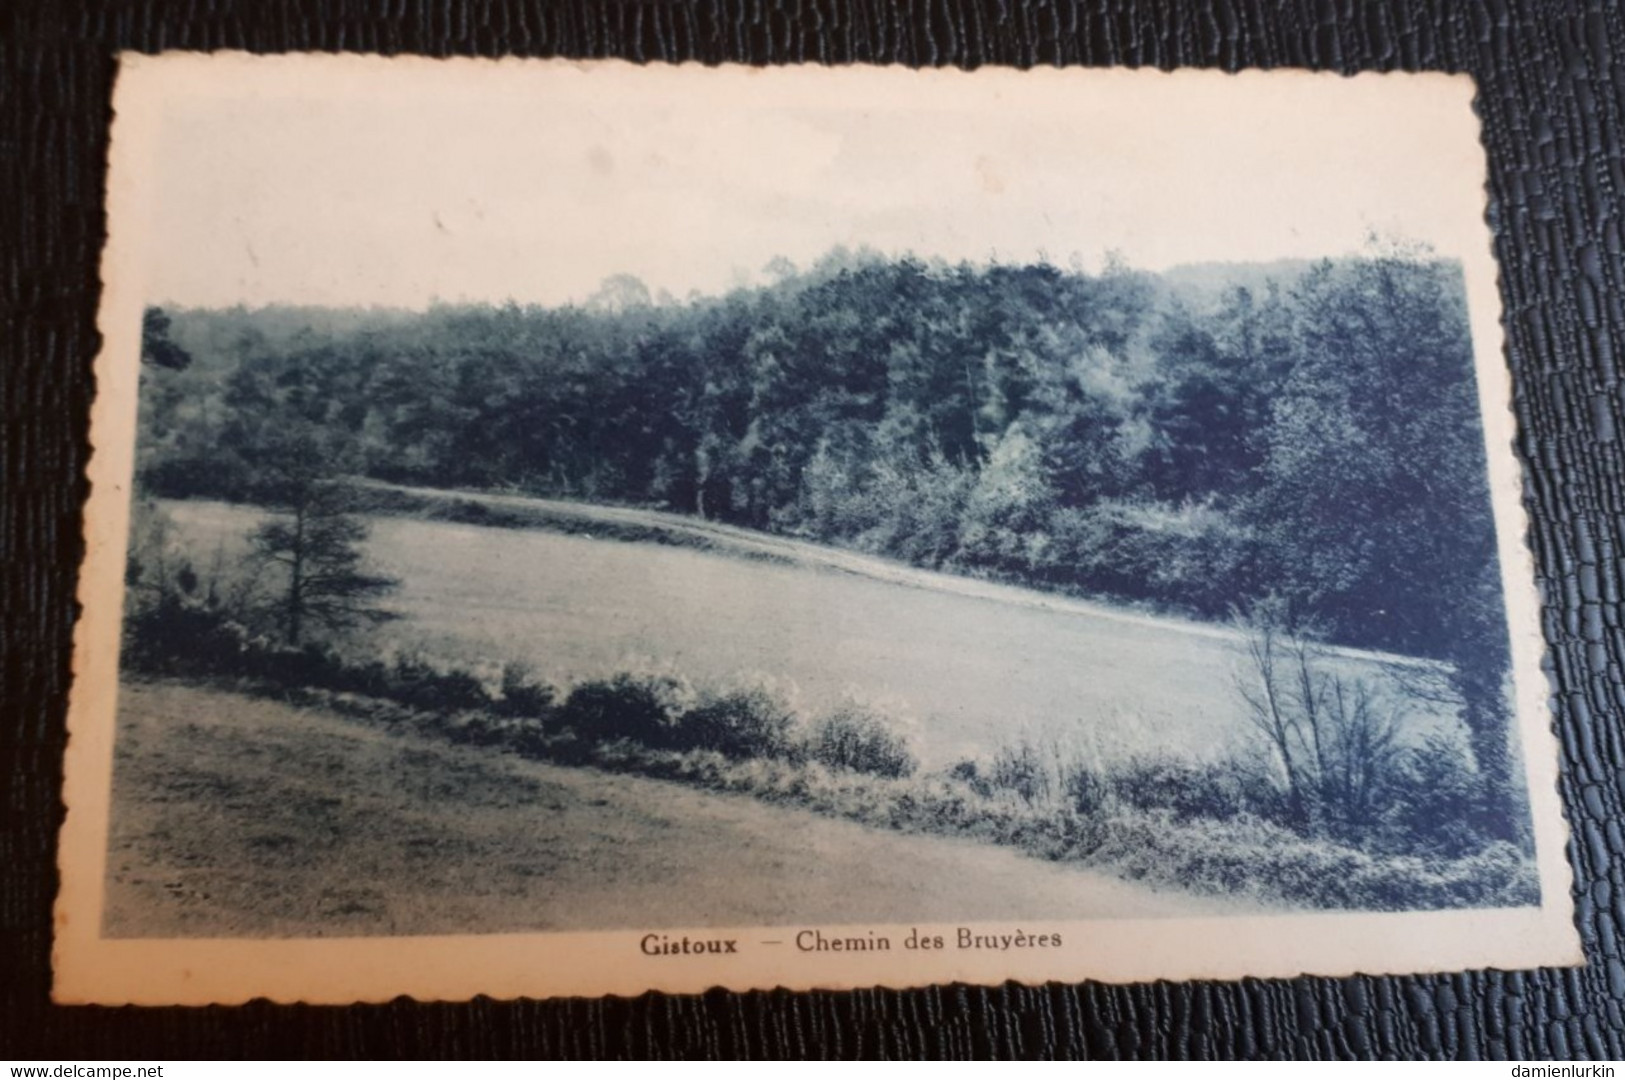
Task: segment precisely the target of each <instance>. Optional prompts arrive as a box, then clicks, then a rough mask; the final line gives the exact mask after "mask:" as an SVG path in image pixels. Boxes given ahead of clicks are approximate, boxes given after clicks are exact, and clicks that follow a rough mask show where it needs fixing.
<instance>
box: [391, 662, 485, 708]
mask: <svg viewBox="0 0 1625 1080" xmlns="http://www.w3.org/2000/svg"><path fill="white" fill-rule="evenodd" d="M388 696H389V697H391V698H393V699H395V700H396V701H399V702H401V703H402V704H403V705H410V706H412V707H413V708H417V709H424V710H426V711H429V712H442V713H447V712H457V711H460V710H463V709H484V708H488V707H489V706H490V705H491V695H490V694H489V693H487V692H486V689H485V684H484V683H482V682H480V680H479V679H477V678H475V677H474V675H473V674H471V673H470V672H467V671H464V670H461V669H459V668H451V669H449V670H445V671H442V670H440V669H439V668H437V667H435V666H434V665H433V664H430V663H429V662H428V661H426V660H424V659H422V658H421V657H417V656H412V655H405V656H401V657H398V658H397V659H396V660H395V671H394V685H393V686H392V687H391V689H390V690H389V692H388Z"/></svg>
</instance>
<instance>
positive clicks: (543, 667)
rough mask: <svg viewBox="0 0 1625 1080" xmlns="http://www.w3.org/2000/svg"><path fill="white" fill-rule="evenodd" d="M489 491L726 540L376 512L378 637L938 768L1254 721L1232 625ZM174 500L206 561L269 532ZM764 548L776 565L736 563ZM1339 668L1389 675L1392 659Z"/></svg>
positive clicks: (1099, 748) (1199, 750)
mask: <svg viewBox="0 0 1625 1080" xmlns="http://www.w3.org/2000/svg"><path fill="white" fill-rule="evenodd" d="M461 497H462V496H459V498H461ZM480 498H483V499H487V500H490V501H493V502H502V501H508V502H519V503H522V504H524V505H527V506H536V507H542V508H545V509H547V510H548V511H549V512H553V513H561V514H571V513H573V514H576V515H578V516H585V517H586V518H587V519H588V520H591V519H592V518H593V517H594V516H597V517H600V518H602V519H603V520H605V521H614V522H615V523H617V524H621V525H625V524H629V523H636V524H639V525H644V526H650V527H659V528H665V529H684V528H686V529H690V530H693V531H695V532H697V533H703V534H704V535H705V536H706V537H707V538H708V542H709V543H711V545H712V548H713V549H712V550H696V549H690V548H683V547H676V546H671V545H669V544H657V543H649V542H627V541H623V540H602V539H596V538H594V537H592V536H590V535H583V534H579V533H578V534H576V535H564V534H561V533H558V532H553V531H547V530H544V529H507V528H493V527H486V526H477V525H463V524H456V523H449V522H442V521H424V520H419V519H414V518H402V517H378V518H375V519H374V520H373V534H372V539H371V541H370V543H369V553H370V555H371V557H372V559H373V561H374V562H375V563H376V564H377V565H378V566H379V567H380V568H382V569H384V570H386V571H387V572H389V573H391V574H393V575H395V576H396V577H398V578H400V579H401V581H402V587H401V589H400V591H399V592H398V593H397V594H395V595H394V596H392V597H391V598H390V600H389V606H390V607H391V608H392V609H394V610H395V611H397V612H399V613H400V614H402V615H403V616H404V618H403V619H402V620H400V621H398V622H395V623H391V624H388V625H387V626H385V627H384V628H383V629H382V630H381V631H380V635H381V636H382V637H384V638H386V639H392V640H393V641H394V642H395V643H397V644H398V645H400V646H403V647H424V648H427V649H429V650H430V651H432V652H433V653H435V654H437V655H442V656H446V657H448V658H456V659H458V660H462V661H491V662H493V663H495V662H500V661H504V660H525V661H527V662H529V663H531V664H532V665H533V666H534V668H535V669H536V671H537V672H538V673H539V674H541V675H542V676H543V677H545V678H548V679H551V680H553V681H556V682H561V683H568V682H572V681H578V680H581V679H587V678H592V677H596V676H602V675H607V674H612V673H615V672H619V671H627V670H632V671H649V670H654V671H670V672H672V673H676V674H681V675H683V676H685V677H687V678H689V679H691V680H694V681H696V682H699V683H702V684H703V683H711V684H720V685H728V684H734V683H737V682H739V681H740V680H765V681H769V682H772V683H774V684H776V685H777V686H779V687H780V688H781V689H784V690H785V691H787V692H788V693H789V694H790V695H791V697H792V699H793V702H794V703H795V704H796V705H797V706H798V708H799V709H800V711H802V712H803V713H805V714H812V713H816V712H818V711H819V710H821V709H825V708H828V707H830V706H832V705H834V704H836V703H838V702H840V701H841V700H843V699H845V698H857V699H860V700H863V701H866V702H869V703H871V704H874V705H877V706H879V707H880V708H882V709H883V710H884V711H885V712H887V713H888V714H890V715H891V716H893V717H895V718H897V719H899V720H900V721H902V722H903V723H905V724H908V725H909V726H910V727H911V729H912V731H911V734H912V735H913V737H914V740H915V742H916V746H917V749H918V750H919V751H920V753H921V757H922V760H923V763H924V764H925V765H926V766H927V767H928V768H929V767H936V766H941V765H945V764H948V763H950V762H952V761H954V760H957V759H958V758H961V757H964V756H972V755H985V754H988V753H990V752H992V751H993V750H994V749H996V748H997V747H998V746H999V745H1000V743H1002V742H1003V741H1005V740H1006V739H1008V738H1010V737H1013V736H1017V735H1029V736H1032V737H1035V738H1038V739H1043V740H1048V739H1057V740H1061V741H1063V742H1065V743H1067V744H1069V745H1071V746H1073V747H1074V748H1075V749H1077V750H1079V751H1081V752H1083V753H1085V754H1091V753H1092V754H1098V755H1099V756H1100V757H1101V758H1102V759H1103V760H1111V759H1116V758H1121V757H1123V756H1127V755H1133V754H1139V753H1168V752H1173V753H1176V754H1179V755H1181V756H1189V757H1203V756H1216V755H1219V754H1222V753H1224V752H1225V751H1226V750H1227V749H1228V748H1229V747H1231V746H1232V745H1233V744H1234V742H1235V741H1236V740H1238V739H1242V738H1245V737H1247V735H1248V732H1249V730H1250V729H1249V725H1248V723H1247V720H1246V718H1245V715H1244V713H1243V711H1242V706H1241V701H1240V699H1239V697H1238V695H1237V693H1236V692H1235V689H1234V680H1235V678H1236V675H1237V672H1238V665H1239V664H1240V661H1241V658H1242V657H1241V651H1240V644H1241V643H1240V640H1239V638H1238V637H1237V636H1236V635H1235V634H1234V633H1232V632H1230V631H1229V630H1227V629H1225V628H1220V627H1214V626H1208V625H1202V624H1196V623H1190V622H1185V621H1182V620H1178V619H1168V618H1159V617H1155V616H1150V615H1144V614H1139V613H1135V612H1127V611H1119V610H1116V609H1112V608H1110V607H1107V606H1105V605H1099V604H1089V603H1085V602H1081V601H1074V600H1069V599H1066V598H1063V597H1056V596H1051V595H1047V594H1043V593H1038V592H1033V591H1031V590H1025V589H1019V588H1014V587H1011V586H1005V585H995V584H989V583H986V582H979V581H973V580H969V579H965V578H959V577H954V576H952V575H947V574H939V573H931V572H928V571H922V570H917V569H912V568H909V567H904V566H900V565H898V564H896V563H893V562H889V561H887V560H883V559H876V558H871V557H868V556H863V555H859V554H856V553H853V552H847V551H840V550H836V549H831V548H827V547H821V546H819V545H814V544H808V543H803V542H799V541H794V540H785V539H782V538H777V537H764V536H761V535H760V534H756V533H750V532H747V531H745V530H739V529H730V528H728V527H726V526H717V525H712V524H709V523H705V522H694V521H690V520H688V519H681V518H675V517H674V516H673V515H661V514H655V513H652V512H648V511H639V510H627V509H615V508H606V507H580V506H575V505H573V504H568V503H551V502H546V501H543V500H514V499H512V498H509V497H502V496H488V497H480ZM165 506H166V509H167V510H168V511H169V512H170V514H171V515H172V516H173V517H174V519H175V520H176V522H177V524H178V525H179V526H180V528H181V531H182V533H183V535H185V536H186V537H187V538H188V542H189V544H190V545H191V547H192V548H193V550H194V552H195V553H196V557H197V559H198V561H199V562H200V563H201V564H203V565H208V564H209V563H210V562H211V561H212V559H213V558H214V552H215V551H216V550H217V549H220V550H225V551H227V552H228V554H229V551H230V549H232V548H233V547H234V546H240V544H241V538H242V536H243V535H244V534H246V533H247V531H248V530H249V529H250V528H251V527H252V526H253V524H254V522H255V520H256V519H257V514H256V512H255V511H253V510H250V509H245V508H240V507H232V506H226V505H223V504H219V503H201V502H186V503H167V504H165ZM761 554H771V555H773V556H774V558H773V560H772V561H768V560H764V559H762V558H759V557H757V558H749V557H741V556H749V555H757V556H759V555H761ZM1338 662H1339V663H1340V664H1342V665H1344V666H1346V667H1349V668H1366V669H1369V670H1375V664H1376V659H1375V658H1370V657H1362V656H1359V655H1355V654H1348V655H1345V656H1344V657H1343V658H1342V659H1340V660H1339V661H1338ZM1448 722H1450V721H1449V719H1448V718H1447V717H1440V716H1427V715H1422V714H1417V715H1413V716H1412V718H1411V723H1412V724H1413V726H1414V727H1416V728H1417V729H1421V728H1423V727H1433V726H1438V725H1439V724H1441V723H1448Z"/></svg>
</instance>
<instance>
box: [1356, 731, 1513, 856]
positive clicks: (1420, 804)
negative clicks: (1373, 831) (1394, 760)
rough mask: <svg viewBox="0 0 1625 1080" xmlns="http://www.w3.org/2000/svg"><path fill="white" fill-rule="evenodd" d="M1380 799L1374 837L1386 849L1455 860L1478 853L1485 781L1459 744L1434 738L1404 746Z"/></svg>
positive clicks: (1481, 835)
mask: <svg viewBox="0 0 1625 1080" xmlns="http://www.w3.org/2000/svg"><path fill="white" fill-rule="evenodd" d="M1384 795H1385V796H1386V804H1387V805H1386V807H1385V810H1384V813H1383V816H1382V820H1381V823H1380V827H1379V828H1378V830H1377V835H1376V840H1377V842H1378V843H1379V845H1380V846H1382V847H1384V848H1387V849H1390V850H1406V851H1415V852H1425V853H1428V854H1438V855H1446V856H1450V857H1452V858H1454V857H1459V856H1462V855H1466V854H1469V853H1471V852H1473V851H1476V850H1478V849H1479V847H1480V846H1481V845H1482V837H1483V835H1485V834H1486V833H1488V832H1489V830H1487V829H1484V828H1482V827H1481V826H1480V824H1479V822H1478V819H1479V817H1480V816H1481V815H1482V814H1483V813H1484V812H1485V807H1484V786H1483V783H1482V781H1481V780H1480V779H1479V777H1478V774H1477V773H1476V772H1475V771H1474V770H1473V767H1472V765H1471V764H1470V762H1469V761H1468V759H1467V754H1466V752H1465V750H1464V748H1463V747H1462V746H1461V744H1460V743H1459V742H1458V741H1457V740H1454V739H1449V738H1446V737H1444V736H1442V735H1432V736H1429V737H1428V738H1426V739H1424V740H1422V743H1421V745H1419V746H1415V747H1410V748H1407V749H1406V751H1405V752H1404V754H1403V755H1401V758H1400V761H1399V764H1398V767H1397V768H1396V769H1395V770H1394V771H1393V773H1392V775H1390V776H1389V777H1388V778H1387V784H1386V788H1385V791H1384Z"/></svg>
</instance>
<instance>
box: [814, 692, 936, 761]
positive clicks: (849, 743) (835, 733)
mask: <svg viewBox="0 0 1625 1080" xmlns="http://www.w3.org/2000/svg"><path fill="white" fill-rule="evenodd" d="M807 750H808V753H809V754H810V755H811V756H812V759H813V760H814V761H819V762H822V763H823V764H825V765H827V766H829V767H830V768H832V769H848V770H850V771H852V772H860V773H869V774H871V775H874V776H888V777H894V778H899V779H900V778H902V777H906V776H913V775H914V771H915V770H916V769H917V768H919V761H918V759H917V758H915V756H914V752H913V751H912V750H911V749H910V748H909V745H908V741H907V740H906V739H904V738H903V737H902V736H901V735H899V734H897V733H896V732H894V731H892V730H891V729H890V728H889V727H887V726H886V724H885V722H884V721H882V720H881V719H880V718H879V717H878V716H876V715H875V714H874V713H872V712H869V711H867V710H865V709H862V708H859V707H857V706H846V707H843V708H841V709H838V710H836V711H835V712H833V713H831V714H829V715H828V716H826V717H824V718H823V719H822V720H820V721H819V722H818V724H817V725H816V726H815V727H814V728H813V731H812V735H811V737H810V738H809V739H808V744H807Z"/></svg>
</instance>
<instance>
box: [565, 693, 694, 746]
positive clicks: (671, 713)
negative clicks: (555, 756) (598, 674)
mask: <svg viewBox="0 0 1625 1080" xmlns="http://www.w3.org/2000/svg"><path fill="white" fill-rule="evenodd" d="M687 696H689V695H688V693H687V690H686V687H685V686H684V685H683V684H682V683H680V682H679V681H678V680H676V679H672V678H667V677H639V676H634V675H617V676H615V677H614V678H613V679H598V680H594V681H592V682H585V683H582V684H581V685H580V686H577V687H576V688H575V689H574V690H572V691H571V692H570V696H569V697H568V698H566V699H565V702H564V704H563V705H562V706H560V707H559V712H558V722H559V724H560V726H562V727H567V728H570V729H571V730H573V731H574V732H575V734H576V735H577V736H578V737H579V738H581V739H583V740H585V741H586V742H588V743H599V742H610V741H612V740H615V739H629V740H631V741H632V742H636V743H642V744H643V745H644V746H647V747H650V748H652V749H657V750H672V749H677V748H678V747H677V745H676V743H677V741H678V738H677V719H678V717H679V716H681V715H682V713H683V711H684V698H686V697H687Z"/></svg>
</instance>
